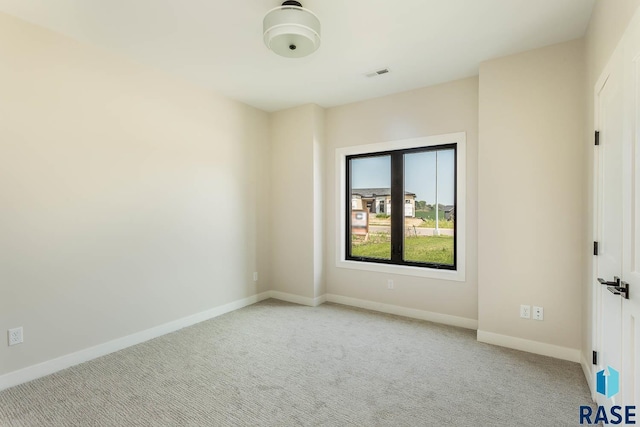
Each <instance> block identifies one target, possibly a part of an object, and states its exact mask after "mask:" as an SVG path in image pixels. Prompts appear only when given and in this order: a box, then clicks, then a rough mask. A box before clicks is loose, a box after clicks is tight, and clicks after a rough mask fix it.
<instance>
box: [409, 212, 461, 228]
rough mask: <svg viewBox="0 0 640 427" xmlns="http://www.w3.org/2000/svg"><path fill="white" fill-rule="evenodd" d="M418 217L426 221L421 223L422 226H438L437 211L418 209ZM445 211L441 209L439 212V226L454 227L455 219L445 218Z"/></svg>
mask: <svg viewBox="0 0 640 427" xmlns="http://www.w3.org/2000/svg"><path fill="white" fill-rule="evenodd" d="M416 218H422V219H423V220H424V221H423V222H422V224H420V227H426V228H435V226H436V212H435V211H433V210H431V211H416ZM444 218H445V216H444V211H442V210H441V211H440V213H439V214H438V227H440V228H453V221H447V220H446V219H444Z"/></svg>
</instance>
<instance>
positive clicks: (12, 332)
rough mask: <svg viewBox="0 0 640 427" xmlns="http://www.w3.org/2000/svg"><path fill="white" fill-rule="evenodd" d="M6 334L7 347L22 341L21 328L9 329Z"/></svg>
mask: <svg viewBox="0 0 640 427" xmlns="http://www.w3.org/2000/svg"><path fill="white" fill-rule="evenodd" d="M7 332H8V333H7V338H8V341H9V345H16V344H20V343H21V342H22V341H23V337H22V326H20V327H19V328H13V329H9V330H8V331H7Z"/></svg>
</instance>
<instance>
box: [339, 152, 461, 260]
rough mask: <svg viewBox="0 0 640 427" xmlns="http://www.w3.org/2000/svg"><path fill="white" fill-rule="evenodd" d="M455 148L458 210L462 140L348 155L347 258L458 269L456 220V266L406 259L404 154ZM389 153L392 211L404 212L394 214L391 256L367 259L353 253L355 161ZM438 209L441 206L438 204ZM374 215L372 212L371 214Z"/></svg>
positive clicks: (346, 158) (454, 192) (454, 227)
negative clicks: (459, 163) (459, 149)
mask: <svg viewBox="0 0 640 427" xmlns="http://www.w3.org/2000/svg"><path fill="white" fill-rule="evenodd" d="M451 149H453V189H454V190H453V206H454V209H456V210H457V209H458V143H457V142H454V143H449V144H440V145H429V146H424V147H414V148H405V149H398V150H386V151H378V152H371V153H361V154H352V155H347V156H345V161H346V170H345V172H346V179H345V181H346V182H345V185H346V187H347V188H346V192H345V193H346V197H347V200H346V202H347V203H346V204H345V206H346V209H345V210H346V212H344V214H345V215H346V222H345V224H346V225H347V226H346V227H345V236H344V237H345V241H344V244H345V259H346V260H347V261H360V262H368V263H374V264H387V265H402V266H410V267H421V268H427V269H435V270H450V271H457V269H458V229H457V228H458V221H454V222H453V265H449V264H437V263H427V262H417V261H406V260H404V204H405V203H404V200H405V191H406V190H405V188H404V155H405V154H412V153H423V152H434V151H441V150H451ZM381 156H389V157H390V160H391V203H390V205H391V212H401V214H400V215H393V214H392V215H391V230H390V232H391V259H381V258H367V257H358V256H353V255H351V249H352V245H351V230H352V228H351V211H352V207H351V197H352V194H351V189H352V185H351V160H353V159H362V158H367V157H381ZM436 209H437V207H436ZM369 215H371V213H369Z"/></svg>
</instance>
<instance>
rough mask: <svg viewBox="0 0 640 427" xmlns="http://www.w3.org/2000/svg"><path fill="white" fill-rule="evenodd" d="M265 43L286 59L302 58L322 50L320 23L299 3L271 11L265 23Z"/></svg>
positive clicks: (286, 3)
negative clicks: (319, 48)
mask: <svg viewBox="0 0 640 427" xmlns="http://www.w3.org/2000/svg"><path fill="white" fill-rule="evenodd" d="M262 25H263V30H264V43H265V44H266V45H267V47H268V48H269V49H271V50H272V51H274V52H275V53H277V54H278V55H280V56H285V57H287V58H301V57H303V56H307V55H309V54H311V53H313V52H315V51H316V50H317V49H318V47H319V46H320V20H319V19H318V17H317V16H316V15H315V14H314V13H313V12H311V11H310V10H308V9H305V8H303V7H302V5H301V4H300V3H299V2H297V1H285V2H284V3H282V6H279V7H276V8H275V9H271V10H270V11H269V12H268V13H267V15H266V16H265V17H264V20H263V22H262Z"/></svg>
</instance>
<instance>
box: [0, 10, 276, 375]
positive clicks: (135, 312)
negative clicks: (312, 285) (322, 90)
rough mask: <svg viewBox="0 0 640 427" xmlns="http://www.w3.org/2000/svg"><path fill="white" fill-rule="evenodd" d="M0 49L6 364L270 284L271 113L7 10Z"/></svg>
mask: <svg viewBox="0 0 640 427" xmlns="http://www.w3.org/2000/svg"><path fill="white" fill-rule="evenodd" d="M0 58H2V63H3V66H1V67H0V117H1V119H0V236H1V238H0V241H1V244H0V330H2V331H5V330H7V329H8V328H11V327H16V326H23V327H24V334H25V342H24V343H23V344H21V345H19V346H15V347H7V346H6V344H2V345H0V374H3V373H7V372H10V371H13V370H16V369H19V368H22V367H26V366H30V365H33V364H35V363H38V362H42V361H46V360H50V359H53V358H55V357H58V356H61V355H65V354H68V353H71V352H74V351H77V350H80V349H84V348H87V347H90V346H93V345H96V344H100V343H104V342H107V341H109V340H112V339H115V338H120V337H123V336H125V335H128V334H131V333H134V332H137V331H141V330H144V329H147V328H150V327H153V326H156V325H159V324H163V323H165V322H168V321H171V320H174V319H177V318H181V317H184V316H188V315H191V314H194V313H197V312H200V311H203V310H206V309H210V308H212V307H216V306H219V305H222V304H224V303H227V302H230V301H235V300H238V299H241V298H244V297H247V296H250V295H254V294H255V293H256V292H257V291H259V290H266V289H268V286H269V283H268V273H267V274H263V275H262V276H261V280H260V282H259V284H260V289H258V288H257V287H256V284H255V283H254V282H253V280H252V273H253V271H259V272H261V273H262V272H263V271H267V270H266V268H267V261H266V259H265V257H264V253H265V251H266V250H265V247H264V246H260V245H259V244H258V238H259V236H260V233H262V231H261V230H263V229H264V228H265V225H266V224H265V223H263V221H264V218H263V216H262V215H261V213H262V212H264V211H265V210H268V208H266V207H267V206H268V202H269V200H268V197H267V195H266V193H267V190H268V188H267V185H266V183H267V182H268V175H267V167H268V163H267V162H266V161H265V160H264V159H266V158H267V152H268V140H267V128H268V126H267V125H268V116H267V114H266V113H263V112H260V111H258V110H256V109H253V108H250V107H247V106H245V105H243V104H240V103H238V102H234V101H230V100H228V99H225V98H222V97H220V96H218V95H216V94H213V93H210V92H207V91H203V90H200V89H196V88H194V87H192V86H190V85H188V84H185V83H182V82H181V81H178V80H176V79H173V78H170V77H168V76H166V75H164V74H162V73H160V72H155V71H153V70H151V69H149V68H146V67H142V66H139V65H136V64H134V63H131V62H127V61H125V60H123V59H121V58H120V57H118V56H115V55H112V54H109V53H106V52H104V51H101V50H99V49H96V48H95V47H89V46H85V45H83V44H80V43H77V42H75V41H72V40H70V39H67V38H65V37H62V36H59V35H56V34H54V33H52V32H49V31H46V30H44V29H41V28H38V27H34V26H32V25H30V24H26V23H24V22H23V21H19V20H17V19H15V18H11V17H9V16H7V15H4V14H0ZM264 242H266V239H264Z"/></svg>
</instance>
